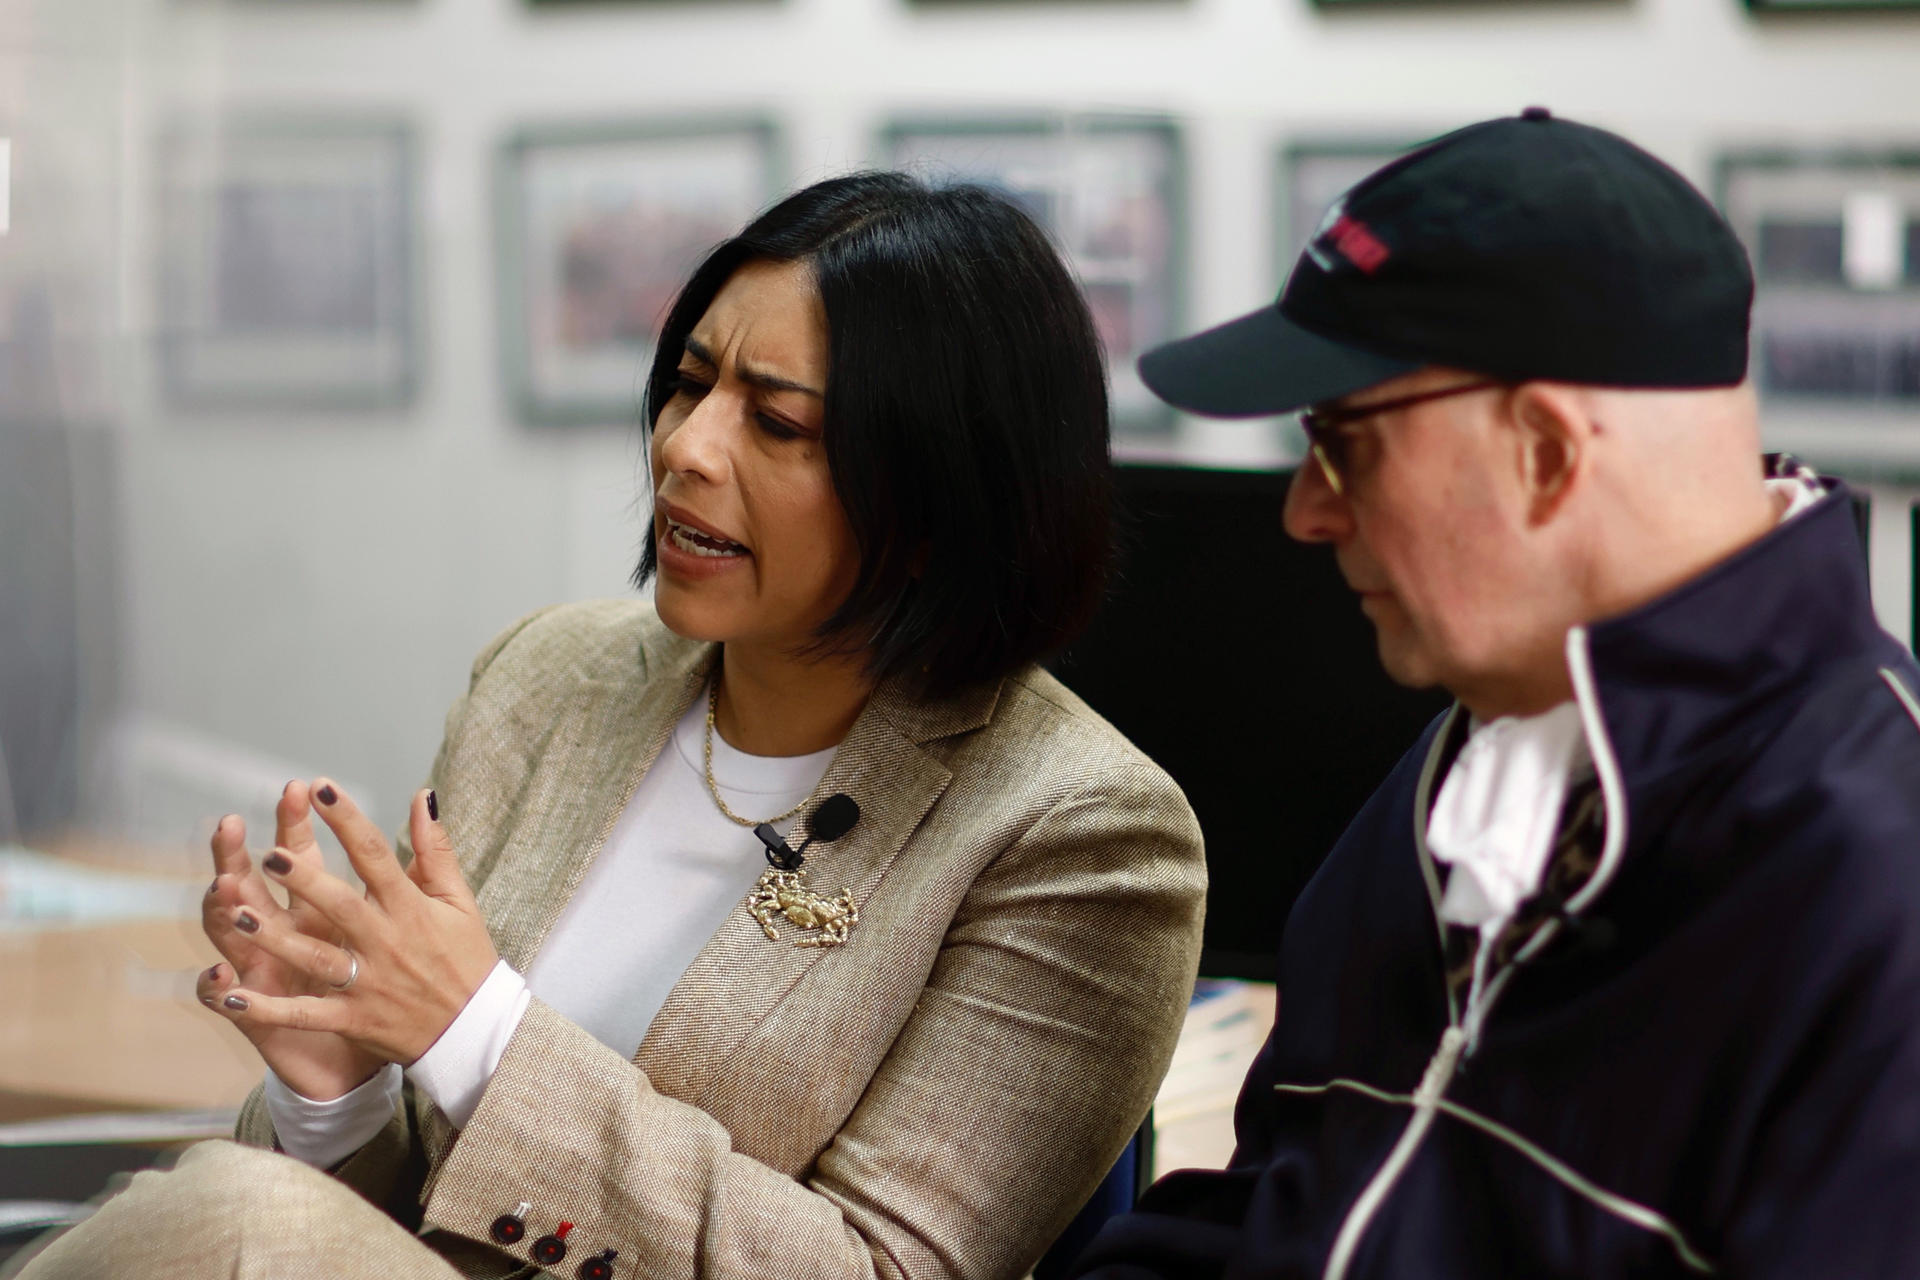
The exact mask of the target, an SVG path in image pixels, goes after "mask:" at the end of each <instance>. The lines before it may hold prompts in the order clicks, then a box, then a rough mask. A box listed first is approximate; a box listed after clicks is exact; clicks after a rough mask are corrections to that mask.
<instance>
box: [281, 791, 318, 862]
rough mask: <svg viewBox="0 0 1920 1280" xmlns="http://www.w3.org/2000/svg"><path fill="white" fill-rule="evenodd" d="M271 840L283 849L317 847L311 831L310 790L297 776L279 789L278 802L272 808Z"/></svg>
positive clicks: (311, 804)
mask: <svg viewBox="0 0 1920 1280" xmlns="http://www.w3.org/2000/svg"><path fill="white" fill-rule="evenodd" d="M273 842H274V843H275V844H277V845H279V846H280V847H281V848H283V849H295V850H305V849H312V848H317V847H319V843H320V842H319V839H318V837H316V836H315V835H314V831H313V796H312V792H311V791H310V790H309V789H308V787H307V784H306V783H304V782H302V781H301V780H300V779H298V778H295V779H294V780H293V781H291V782H289V783H288V784H287V785H286V786H285V787H282V788H281V790H280V803H279V804H277V805H275V806H274V808H273Z"/></svg>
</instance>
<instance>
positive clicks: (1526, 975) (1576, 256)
mask: <svg viewBox="0 0 1920 1280" xmlns="http://www.w3.org/2000/svg"><path fill="white" fill-rule="evenodd" d="M1751 297H1752V277H1751V273H1750V271H1749V269H1748V266H1747V262H1746V258H1745V255H1744V253H1743V252H1742V250H1741V248H1740V246H1739V244H1738V242H1737V241H1736V240H1735V239H1734V237H1733V235H1732V233H1731V232H1730V231H1729V229H1728V227H1727V226H1726V224H1725V223H1724V222H1723V221H1722V220H1721V218H1720V217H1719V215H1718V214H1717V213H1715V211H1714V210H1713V209H1712V207H1711V206H1710V205H1709V204H1708V203H1707V202H1706V201H1705V200H1704V199H1703V198H1702V197H1701V196H1700V195H1699V193H1698V192H1696V191H1695V190H1694V189H1693V188H1692V187H1690V186H1689V185H1688V184H1687V183H1686V182H1685V181H1684V180H1683V179H1682V178H1680V177H1679V175H1677V174H1675V173H1674V172H1673V171H1672V170H1670V169H1668V168H1667V167H1666V166H1665V165H1663V164H1661V163H1660V162H1659V161H1657V160H1655V159H1654V158H1653V157H1652V156H1649V155H1647V154H1646V153H1645V152H1643V151H1640V150H1639V149H1637V148H1635V147H1634V146H1632V145H1631V144H1630V143H1628V142H1626V141H1624V140H1623V139H1621V138H1618V137H1616V136H1614V135H1612V134H1609V133H1605V132H1603V131H1600V130H1597V129H1592V128H1588V127H1585V126H1582V125H1578V124H1573V123H1570V122H1567V121H1562V120H1557V119H1554V118H1553V117H1551V116H1550V115H1549V114H1548V113H1547V112H1546V111H1544V110H1540V109H1538V108H1535V109H1530V110H1529V111H1527V112H1526V113H1525V114H1524V115H1523V116H1521V117H1519V118H1514V119H1502V120H1495V121H1490V122H1486V123H1483V124H1479V125H1475V126H1472V127H1469V128H1467V129H1463V130H1461V131H1459V132H1457V133H1454V134H1451V135H1449V136H1447V137H1445V138H1442V139H1440V140H1439V141H1438V142H1435V143H1433V144H1431V145H1429V146H1427V147H1426V148H1424V149H1422V150H1420V151H1418V152H1416V153H1414V154H1413V155H1411V156H1409V157H1405V158H1403V159H1401V160H1399V161H1396V162H1395V163H1393V164H1390V165H1388V166H1387V167H1386V168H1384V169H1382V170H1381V171H1379V172H1378V173H1376V174H1374V175H1373V176H1371V177H1370V178H1368V179H1366V180H1365V181H1363V182H1362V183H1360V184H1359V185H1358V186H1357V187H1355V188H1354V189H1353V191H1352V192H1350V193H1349V194H1348V195H1347V197H1346V198H1345V199H1344V201H1342V202H1341V204H1340V205H1338V206H1336V208H1335V210H1334V211H1333V212H1332V213H1331V214H1330V215H1329V217H1328V219H1327V221H1326V223H1325V224H1324V225H1323V226H1322V228H1321V230H1320V231H1319V233H1318V234H1317V235H1316V237H1315V238H1314V240H1313V243H1312V244H1311V245H1310V246H1309V247H1308V249H1307V250H1306V252H1305V254H1304V255H1303V256H1302V257H1301V259H1300V262H1299V264H1298V266H1297V267H1296V269H1295V271H1294V273H1293V276H1292V278H1291V279H1290V280H1289V281H1288V284H1287V288H1286V290H1285V292H1284V293H1283V294H1282V295H1281V297H1280V299H1279V302H1278V303H1277V305H1276V306H1274V307H1270V308H1266V309H1264V310H1262V311H1260V312H1257V313H1255V314H1253V315H1251V316H1247V317H1244V318H1242V319H1240V320H1237V321H1235V322H1233V323H1231V324H1228V325H1225V326H1223V327H1221V328H1219V329H1215V330H1211V331H1209V332H1207V333H1203V334H1200V335H1198V336H1197V337H1194V338H1190V339H1187V340H1185V341H1183V342H1179V343H1175V344H1173V345H1172V346H1170V347H1166V348H1162V349H1161V350H1159V351H1156V352H1153V353H1151V354H1149V355H1148V356H1147V357H1146V358H1145V359H1143V360H1142V362H1141V371H1142V373H1143V374H1144V375H1145V377H1146V379H1147V382H1148V384H1149V385H1150V386H1152V387H1153V388H1154V389H1155V391H1156V392H1158V393H1159V394H1160V395H1161V396H1163V397H1164V398H1166V399H1167V400H1170V401H1171V402H1173V403H1174V404H1176V405H1180V406H1183V407H1185V408H1188V409H1191V410H1194V411H1197V412H1201V413H1209V414H1217V415H1222V416H1233V415H1254V414H1270V413H1276V412H1281V411H1285V410H1290V409H1295V408H1299V407H1300V406H1303V405H1311V406H1313V408H1312V409H1311V410H1310V411H1309V412H1307V413H1305V414H1303V415H1302V418H1303V424H1304V426H1305V428H1306V430H1307V433H1308V438H1309V440H1310V441H1311V444H1312V459H1311V460H1310V461H1309V463H1308V464H1307V465H1304V466H1303V467H1302V468H1301V470H1300V472H1299V474H1298V475H1297V476H1296V477H1295V480H1294V483H1293V487H1292V489H1291V491H1290V493H1289V495H1288V499H1287V505H1286V512H1285V520H1286V525H1287V528H1288V530H1289V531H1290V532H1291V533H1292V534H1293V535H1294V536H1295V537H1297V538H1301V539H1305V540H1307V541H1310V542H1324V543H1326V544H1328V545H1330V546H1331V547H1332V548H1333V553H1334V556H1335V558H1336V559H1337V561H1338V563H1339V566H1340V569H1341V572H1342V573H1343V574H1344V575H1345V576H1346V579H1347V581H1348V583H1349V584H1350V585H1351V586H1352V588H1353V590H1354V591H1355V592H1356V593H1357V594H1358V595H1359V597H1360V608H1361V610H1362V611H1363V612H1364V613H1365V614H1366V616H1367V617H1368V618H1369V619H1370V620H1371V621H1372V622H1373V624H1374V628H1375V631H1376V634H1377V637H1378V644H1379V652H1380V658H1381V661H1382V662H1383V663H1384V665H1385V666H1386V669H1387V671H1388V672H1389V673H1390V674H1391V675H1392V676H1393V677H1394V678H1395V679H1396V680H1399V681H1401V682H1403V683H1406V684H1410V685H1436V684H1437V685H1441V686H1444V687H1445V688H1446V689H1448V690H1449V691H1450V692H1452V693H1453V694H1454V695H1455V696H1456V698H1457V699H1458V703H1457V705H1456V706H1455V708H1454V709H1453V711H1452V712H1450V713H1449V714H1448V715H1446V716H1444V717H1442V718H1441V720H1440V721H1439V722H1437V723H1436V724H1435V725H1434V726H1433V727H1431V728H1430V729H1429V730H1428V732H1427V733H1426V734H1425V735H1424V737H1423V738H1422V740H1421V741H1420V742H1419V743H1418V744H1417V745H1416V746H1415V747H1414V748H1413V750H1412V751H1410V752H1409V753H1408V755H1407V756H1406V757H1405V758H1404V759H1403V760H1402V761H1401V763H1400V764H1399V765H1398V766H1397V767H1396V768H1395V770H1394V771H1393V773H1392V774H1391V775H1390V776H1389V777H1388V778H1387V780H1386V781H1385V782H1384V783H1383V784H1382V785H1381V787H1380V789H1379V790H1378V792H1376V793H1375V795H1374V797H1373V798H1372V800H1370V801H1369V802H1368V804H1367V806H1366V807H1365V808H1364V809H1363V810H1362V811H1361V813H1360V814H1359V816H1358V817H1357V818H1356V819H1355V820H1354V822H1353V824H1352V826H1351V827H1350V828H1349V829H1348V831H1347V832H1346V834H1345V835H1344V836H1343V837H1342V839H1341V840H1340V842H1339V844H1338V845H1337V846H1336V847H1335V848H1334V849H1333V851H1332V852H1331V853H1330V855H1329V856H1328V858H1327V861H1326V863H1325V865H1324V866H1323V867H1322V868H1321V870H1320V872H1319V873H1318V875H1317V876H1316V877H1315V878H1314V880H1313V881H1312V883H1311V884H1309V885H1308V887H1307V889H1306V890H1305V892H1304V893H1303V894H1302V895H1301V897H1300V900H1299V902H1298V904H1297V905H1296V907H1295V908H1294V910H1293V913H1292V915H1291V917H1290V918H1289V919H1288V921H1287V924H1286V928H1285V932H1284V935H1283V938H1282V942H1281V951H1280V1015H1279V1021H1278V1024H1277V1025H1276V1027H1275V1029H1274V1033H1273V1036H1272V1038H1271V1039H1270V1040H1269V1041H1268V1043H1267V1045H1266V1047H1265V1049H1264V1050H1263V1051H1262V1053H1261V1055H1260V1057H1259V1058H1258V1060H1257V1061H1256V1062H1255V1064H1254V1067H1253V1070H1252V1072H1251V1073H1250V1075H1249V1076H1248V1079H1247V1082H1246V1085H1245V1089H1244V1091H1243V1093H1242V1095H1241V1098H1240V1103H1239V1107H1238V1110H1237V1112H1236V1126H1237V1131H1238V1139H1239V1142H1238V1149H1237V1151H1236V1153H1235V1155H1234V1158H1233V1161H1232V1163H1231V1164H1230V1165H1229V1167H1228V1168H1227V1169H1226V1170H1224V1171H1221V1172H1200V1171H1191V1172H1182V1173H1176V1174H1174V1175H1172V1176H1171V1177H1169V1178H1167V1179H1166V1180H1164V1181H1162V1182H1161V1183H1160V1184H1159V1185H1157V1186H1156V1187H1155V1188H1153V1190H1152V1191H1151V1192H1149V1193H1148V1195H1147V1197H1146V1198H1145V1200H1144V1201H1143V1202H1142V1204H1141V1205H1140V1208H1139V1211H1138V1212H1135V1213H1133V1214H1129V1215H1126V1216H1124V1217H1122V1218H1120V1219H1117V1220H1115V1221H1114V1222H1112V1223H1109V1224H1108V1226H1107V1228H1106V1230H1105V1231H1103V1232H1102V1234H1101V1235H1100V1236H1099V1237H1097V1238H1096V1240H1095V1241H1094V1243H1093V1245H1092V1246H1091V1247H1090V1249H1089V1250H1088V1252H1087V1253H1086V1254H1085V1255H1084V1256H1083V1257H1082V1259H1081V1260H1080V1262H1079V1263H1078V1268H1079V1270H1080V1272H1081V1273H1082V1274H1083V1275H1088V1276H1094V1277H1100V1278H1101V1280H1121V1278H1122V1277H1125V1278H1128V1280H1139V1278H1145V1277H1160V1276H1230V1277H1254V1276H1260V1277H1305V1276H1326V1277H1329V1278H1330V1280H1340V1278H1343V1277H1352V1278H1355V1280H1357V1278H1358V1277H1418V1278H1421V1280H1431V1278H1434V1277H1455V1276H1460V1277H1465V1276H1474V1277H1485V1276H1525V1277H1540V1276H1567V1277H1575V1276H1577V1277H1586V1278H1589V1280H1590V1278H1592V1277H1612V1276H1628V1275H1632V1276H1645V1275H1665V1274H1673V1275H1688V1274H1721V1275H1733V1276H1780V1277H1796V1278H1801V1277H1812V1276H1820V1277H1827V1276H1845V1277H1858V1276H1889V1277H1891V1276H1900V1277H1914V1276H1920V669H1916V666H1915V663H1914V661H1913V659H1912V657H1911V655H1909V654H1907V653H1906V652H1905V650H1904V649H1903V648H1902V647H1901V646H1900V645H1899V643H1898V642H1897V641H1895V640H1893V639H1892V638H1891V637H1889V636H1887V635H1886V634H1884V633H1883V632H1882V631H1881V630H1880V628H1879V627H1878V626H1877V625H1876V624H1875V621H1874V616H1873V612H1872V609H1871V606H1870V603H1869V600H1868V593H1867V581H1866V575H1865V565H1864V563H1863V556H1862V555H1861V548H1860V545H1859V540H1858V534H1857V531H1856V527H1855V524H1854V520H1853V515H1852V512H1851V510H1850V509H1849V502H1848V497H1847V494H1846V491H1845V490H1844V489H1843V488H1840V487H1839V486H1838V485H1837V484H1834V483H1830V482H1822V481H1820V480H1818V478H1817V477H1814V476H1813V475H1812V474H1811V473H1809V472H1804V471H1802V470H1800V469H1798V468H1797V467H1794V466H1792V465H1789V464H1783V463H1779V462H1775V463H1773V464H1770V466H1769V468H1768V471H1766V472H1763V467H1762V464H1761V460H1760V457H1759V451H1758V427H1757V421H1756V410H1755V403H1754V398H1753V395H1752V392H1751V391H1750V389H1749V388H1748V387H1747V386H1746V385H1745V382H1744V379H1745V370H1746V355H1747V352H1746V348H1747V321H1748V313H1749V308H1750V304H1751ZM1769 474H1771V476H1772V478H1769ZM1298 625H1299V626H1302V627H1308V626H1312V625H1313V620H1312V619H1311V618H1301V619H1300V620H1299V622H1298ZM1274 660H1275V661H1276V662H1282V663H1284V662H1285V661H1286V655H1285V649H1284V638H1282V640H1281V643H1280V647H1279V648H1278V649H1277V651H1276V653H1275V655H1274ZM1301 676H1302V678H1309V679H1310V678H1312V676H1311V673H1301Z"/></svg>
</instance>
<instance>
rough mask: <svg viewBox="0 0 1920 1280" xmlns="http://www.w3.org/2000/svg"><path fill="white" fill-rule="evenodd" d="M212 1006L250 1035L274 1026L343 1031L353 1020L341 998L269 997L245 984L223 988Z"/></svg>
mask: <svg viewBox="0 0 1920 1280" xmlns="http://www.w3.org/2000/svg"><path fill="white" fill-rule="evenodd" d="M212 1007H213V1009H214V1011H215V1012H216V1013H219V1014H221V1015H223V1016H224V1017H225V1018H226V1019H227V1021H229V1022H232V1023H235V1024H237V1025H238V1026H239V1027H240V1029H241V1030H242V1031H247V1032H250V1033H253V1034H258V1033H260V1032H262V1031H266V1030H271V1029H273V1028H276V1027H286V1028H289V1029H291V1030H294V1031H335V1032H340V1033H345V1032H346V1030H347V1028H348V1027H349V1026H350V1025H351V1024H352V1022H353V1012H352V1010H351V1009H350V1008H349V1007H348V1005H347V1002H346V1001H344V1000H329V999H327V998H326V997H324V996H269V995H262V994H261V993H260V992H258V991H249V990H248V989H247V988H245V987H229V988H227V989H226V990H225V991H224V992H223V993H222V994H221V995H220V996H219V997H218V998H217V999H215V1001H214V1002H213V1006H212Z"/></svg>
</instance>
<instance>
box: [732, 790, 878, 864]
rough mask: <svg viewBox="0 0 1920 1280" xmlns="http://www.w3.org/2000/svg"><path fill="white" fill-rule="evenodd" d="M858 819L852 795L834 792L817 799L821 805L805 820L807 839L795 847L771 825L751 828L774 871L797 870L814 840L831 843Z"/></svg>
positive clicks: (765, 823)
mask: <svg viewBox="0 0 1920 1280" xmlns="http://www.w3.org/2000/svg"><path fill="white" fill-rule="evenodd" d="M858 821H860V806H859V805H857V804H855V803H854V802H853V797H852V796H850V795H847V794H845V793H844V792H840V791H836V792H834V793H833V794H832V795H830V796H828V797H827V798H826V799H825V800H822V801H821V802H820V807H819V808H818V809H815V810H814V811H813V816H812V817H811V818H809V819H807V838H806V840H805V841H804V842H803V843H802V844H801V846H800V847H799V848H798V849H795V848H794V847H793V846H791V845H789V844H788V843H787V842H786V840H785V838H784V837H782V836H781V834H780V833H779V832H778V831H775V830H774V829H773V824H772V823H770V822H763V823H761V824H760V825H759V826H757V827H755V828H754V829H753V834H754V835H756V836H758V837H760V843H761V844H763V845H765V846H767V850H766V853H767V865H769V866H771V867H772V868H773V869H774V870H776V871H798V870H799V869H800V864H801V863H802V862H805V861H806V858H805V856H804V855H805V854H806V852H807V850H808V849H809V848H810V847H811V846H812V845H813V842H814V841H815V840H818V841H820V842H822V843H823V844H832V843H833V842H834V841H835V840H838V839H839V838H840V837H841V836H843V835H845V834H847V832H849V831H851V830H853V824H854V823H856V822H858Z"/></svg>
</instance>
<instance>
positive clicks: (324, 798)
mask: <svg viewBox="0 0 1920 1280" xmlns="http://www.w3.org/2000/svg"><path fill="white" fill-rule="evenodd" d="M313 798H314V799H315V800H318V801H319V802H320V803H321V804H332V803H333V802H334V801H336V800H338V799H339V798H340V793H339V792H338V791H335V790H334V789H333V788H332V787H321V788H320V789H319V790H318V791H316V792H314V793H313Z"/></svg>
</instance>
